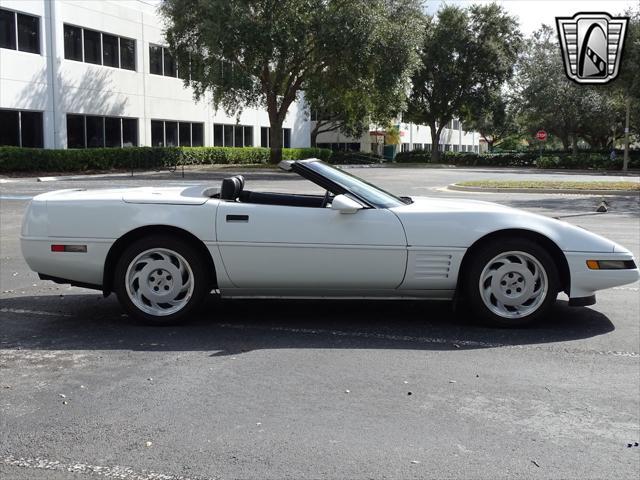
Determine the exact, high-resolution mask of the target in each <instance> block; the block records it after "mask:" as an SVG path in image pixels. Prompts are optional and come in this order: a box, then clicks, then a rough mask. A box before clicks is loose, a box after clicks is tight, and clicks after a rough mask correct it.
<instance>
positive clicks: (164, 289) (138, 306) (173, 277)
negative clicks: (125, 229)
mask: <svg viewBox="0 0 640 480" xmlns="http://www.w3.org/2000/svg"><path fill="white" fill-rule="evenodd" d="M206 264H207V262H205V261H204V259H203V258H202V255H200V253H199V252H198V251H197V249H196V248H194V247H193V246H192V245H191V244H190V243H188V242H186V241H184V240H182V239H180V238H178V237H175V236H171V235H154V236H148V237H144V238H141V239H140V240H137V241H136V242H134V243H133V244H132V245H131V246H129V247H128V248H127V249H126V250H125V251H124V252H123V254H122V255H121V256H120V258H119V259H118V263H117V264H116V268H115V272H114V282H113V284H114V290H115V292H116V295H117V296H118V300H119V302H120V304H121V305H122V307H123V308H124V310H125V311H126V312H127V314H129V315H130V316H131V317H133V318H136V319H137V320H141V321H143V322H145V323H148V324H151V325H175V324H177V323H183V322H184V321H186V320H187V319H188V318H189V316H190V315H191V314H193V313H194V312H195V311H197V309H198V307H199V306H200V305H201V304H202V301H203V300H204V298H205V296H206V295H207V294H208V293H209V291H210V288H209V287H210V285H211V282H210V278H211V276H210V275H209V273H208V272H207V270H206V267H205V265H206Z"/></svg>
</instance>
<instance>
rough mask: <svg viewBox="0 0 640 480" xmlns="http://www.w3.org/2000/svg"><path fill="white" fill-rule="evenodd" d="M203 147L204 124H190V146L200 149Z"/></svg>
mask: <svg viewBox="0 0 640 480" xmlns="http://www.w3.org/2000/svg"><path fill="white" fill-rule="evenodd" d="M203 145H204V123H192V124H191V146H192V147H202V146H203Z"/></svg>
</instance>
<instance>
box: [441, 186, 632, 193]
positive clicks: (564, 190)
mask: <svg viewBox="0 0 640 480" xmlns="http://www.w3.org/2000/svg"><path fill="white" fill-rule="evenodd" d="M447 189H448V190H455V191H458V192H486V193H560V194H572V195H600V196H605V195H621V196H637V195H640V191H637V190H588V189H587V190H576V189H573V190H572V189H569V188H484V187H466V186H463V185H456V184H455V183H452V184H451V185H448V186H447Z"/></svg>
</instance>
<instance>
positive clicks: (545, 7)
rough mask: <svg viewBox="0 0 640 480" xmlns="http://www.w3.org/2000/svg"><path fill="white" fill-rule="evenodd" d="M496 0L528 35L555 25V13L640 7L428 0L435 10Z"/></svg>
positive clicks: (541, 0) (639, 2) (637, 0)
mask: <svg viewBox="0 0 640 480" xmlns="http://www.w3.org/2000/svg"><path fill="white" fill-rule="evenodd" d="M494 1H495V2H496V3H498V4H500V5H502V6H503V7H504V8H505V9H506V10H507V11H508V12H509V13H510V14H511V15H513V16H515V17H518V20H519V21H520V29H521V30H522V32H523V33H524V34H525V35H529V34H531V33H533V32H534V31H535V30H537V29H538V28H540V26H541V25H542V24H543V23H546V24H547V25H550V26H552V27H554V28H555V17H571V16H573V15H574V14H576V13H578V12H602V11H604V12H607V13H609V14H611V15H614V16H615V15H617V14H621V13H623V12H624V11H625V10H627V9H629V8H634V9H636V10H637V9H638V8H640V0H633V1H632V0H625V1H623V0H446V1H445V0H427V11H428V12H429V13H431V14H432V13H435V12H436V11H437V10H438V8H439V7H440V5H442V4H447V5H459V6H461V7H465V6H468V5H472V4H474V3H475V4H483V3H493V2H494Z"/></svg>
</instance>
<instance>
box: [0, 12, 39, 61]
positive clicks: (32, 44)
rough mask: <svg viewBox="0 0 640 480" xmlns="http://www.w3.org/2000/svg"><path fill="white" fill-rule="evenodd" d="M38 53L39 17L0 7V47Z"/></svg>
mask: <svg viewBox="0 0 640 480" xmlns="http://www.w3.org/2000/svg"><path fill="white" fill-rule="evenodd" d="M16 47H17V49H18V50H20V51H21V52H29V53H40V18H39V17H34V16H33V15H26V14H24V13H17V12H12V11H11V10H5V9H3V8H2V9H0V48H8V49H10V50H16Z"/></svg>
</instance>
